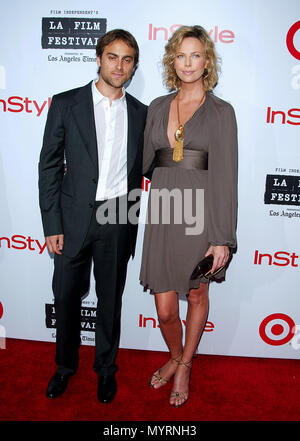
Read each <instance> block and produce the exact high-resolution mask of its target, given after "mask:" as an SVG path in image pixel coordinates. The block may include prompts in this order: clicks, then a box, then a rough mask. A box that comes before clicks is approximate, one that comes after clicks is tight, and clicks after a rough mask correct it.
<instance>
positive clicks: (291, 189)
mask: <svg viewBox="0 0 300 441" xmlns="http://www.w3.org/2000/svg"><path fill="white" fill-rule="evenodd" d="M264 202H265V204H275V205H291V206H294V205H300V176H296V175H279V174H278V175H267V176H266V187H265V195H264Z"/></svg>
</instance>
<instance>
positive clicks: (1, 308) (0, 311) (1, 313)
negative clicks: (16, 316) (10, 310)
mask: <svg viewBox="0 0 300 441" xmlns="http://www.w3.org/2000/svg"><path fill="white" fill-rule="evenodd" d="M2 316H3V306H2V303H1V302H0V319H1V317H2Z"/></svg>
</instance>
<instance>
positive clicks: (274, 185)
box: [264, 109, 300, 220]
mask: <svg viewBox="0 0 300 441" xmlns="http://www.w3.org/2000/svg"><path fill="white" fill-rule="evenodd" d="M299 111H300V109H299ZM275 172H276V174H275V173H274V174H267V175H266V183H265V193H264V204H265V205H271V206H273V207H270V208H269V216H272V217H273V218H274V219H276V218H282V217H284V218H286V219H298V220H299V219H300V211H299V206H300V168H281V167H277V168H276V169H275ZM283 173H284V174H283ZM287 173H290V174H287ZM294 173H298V175H295V174H294Z"/></svg>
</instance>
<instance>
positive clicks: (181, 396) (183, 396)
mask: <svg viewBox="0 0 300 441" xmlns="http://www.w3.org/2000/svg"><path fill="white" fill-rule="evenodd" d="M192 363H193V362H192V360H191V361H188V362H187V363H185V362H184V361H182V360H181V361H179V362H178V364H180V365H182V366H185V367H187V368H189V369H191V367H192ZM188 393H189V391H187V392H175V391H173V390H172V392H171V395H170V398H175V400H176V399H177V398H179V399H180V400H183V401H182V403H180V404H175V403H174V404H172V406H174V407H176V408H177V407H181V406H183V405H184V404H185V403H186V402H187V400H188Z"/></svg>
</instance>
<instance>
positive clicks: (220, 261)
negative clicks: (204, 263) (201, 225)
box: [205, 245, 229, 273]
mask: <svg viewBox="0 0 300 441" xmlns="http://www.w3.org/2000/svg"><path fill="white" fill-rule="evenodd" d="M209 254H212V255H213V256H214V263H213V266H212V269H211V272H212V273H214V272H215V271H217V269H219V268H221V266H224V265H226V263H227V262H228V258H229V248H228V247H227V246H220V245H216V246H214V245H211V246H210V247H209V249H208V250H207V253H206V254H205V257H206V256H208V255H209Z"/></svg>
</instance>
